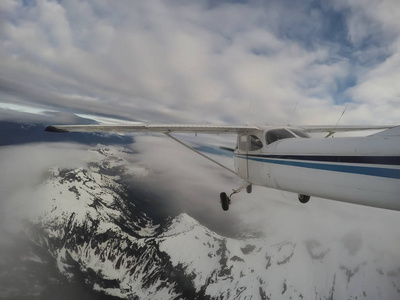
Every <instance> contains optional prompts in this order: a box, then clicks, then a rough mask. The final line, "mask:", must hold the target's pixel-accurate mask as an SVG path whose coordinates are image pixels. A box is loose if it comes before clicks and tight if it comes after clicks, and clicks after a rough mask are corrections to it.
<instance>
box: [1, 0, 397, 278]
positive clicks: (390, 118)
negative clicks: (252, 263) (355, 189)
mask: <svg viewBox="0 0 400 300" xmlns="http://www.w3.org/2000/svg"><path fill="white" fill-rule="evenodd" d="M399 82H400V2H399V1H398V0H392V1H381V0H376V1H375V0H351V1H349V0H336V1H306V0H303V1H297V0H293V1H289V0H288V1H281V0H279V1H278V0H277V1H261V0H258V1H257V0H255V1H216V0H208V1H201V0H196V1H183V0H164V1H156V0H154V1H153V0H152V1H128V0H126V1H125V0H120V1H111V0H110V1H106V0H95V1H94V0H93V1H90V0H89V1H75V0H69V1H45V0H36V1H28V0H25V1H14V0H1V2H0V120H5V119H8V120H10V119H12V120H19V118H20V119H21V120H22V119H24V120H25V119H26V118H27V116H28V115H29V114H27V113H32V115H31V118H32V120H35V122H48V123H53V122H55V121H57V123H63V122H66V123H68V122H69V123H76V122H79V121H81V119H79V118H78V117H77V116H76V115H74V114H80V116H82V114H91V115H101V116H103V117H112V118H122V119H126V120H136V121H147V122H179V123H185V122H187V123H227V124H245V123H246V122H249V123H253V124H260V123H261V124H287V123H288V122H289V121H290V119H291V115H292V111H293V108H294V107H295V106H296V103H298V104H297V111H296V113H295V115H294V118H293V121H292V123H293V124H325V125H335V124H336V122H337V121H338V119H339V117H340V115H341V113H342V112H343V110H344V109H345V107H348V108H347V110H346V113H345V115H344V116H343V118H342V119H341V124H342V125H344V124H399V123H400V84H399ZM250 103H251V105H249V104H250ZM22 112H23V113H22ZM136 141H137V143H135V144H134V145H133V147H134V149H135V150H136V151H137V153H136V155H134V156H133V158H132V159H133V160H134V161H135V163H137V164H140V165H142V166H144V167H146V168H149V169H150V170H153V175H154V174H155V175H154V176H155V177H154V178H155V179H154V180H156V181H157V188H158V189H160V192H162V193H169V194H168V195H171V197H173V198H177V199H178V200H177V201H180V205H182V207H183V210H184V211H191V214H192V215H194V216H195V217H196V218H198V219H200V220H201V216H204V219H207V218H208V219H209V220H208V222H209V224H214V225H215V224H216V223H218V222H219V224H220V225H219V226H221V227H224V229H225V231H226V228H229V226H230V223H229V220H231V221H232V220H237V219H239V220H240V222H242V223H243V224H247V225H248V226H250V227H251V228H253V229H260V230H263V231H264V232H265V233H266V234H267V235H269V236H271V238H276V239H277V240H276V242H282V241H283V240H295V241H296V240H305V239H308V238H315V237H319V238H321V239H327V240H329V242H330V243H332V244H333V245H336V244H340V243H341V239H342V238H343V237H345V236H346V235H348V234H356V235H359V236H361V239H362V241H363V245H364V248H365V249H381V250H382V252H379V251H378V253H380V254H381V253H383V254H382V255H381V256H382V258H380V259H381V260H382V261H383V263H384V264H386V265H387V266H388V270H390V268H391V267H392V266H391V265H393V268H394V266H395V267H396V268H397V266H398V262H399V261H400V260H399V254H398V251H396V249H399V245H400V238H399V236H400V235H399V228H400V227H399V218H398V212H393V211H388V210H381V209H374V208H368V207H362V206H355V205H350V204H343V203H338V202H333V201H328V200H322V199H317V198H312V199H311V201H310V203H309V204H308V205H301V204H299V203H298V201H297V195H295V194H292V193H285V192H281V191H276V190H272V189H266V188H260V187H255V189H254V191H253V193H252V194H251V195H247V194H246V193H241V194H240V195H237V198H236V199H234V205H232V207H231V210H230V211H229V213H228V215H227V214H226V213H225V212H222V210H220V207H219V203H218V197H219V196H218V194H219V192H222V191H225V192H229V191H230V190H231V189H232V188H237V187H238V186H239V185H240V181H235V179H234V178H232V177H231V176H230V175H229V174H225V173H223V172H224V171H223V170H222V169H221V170H220V169H218V167H214V166H213V165H210V163H209V162H207V161H205V160H202V158H198V159H197V157H196V156H195V155H194V154H193V153H191V152H188V151H186V150H184V149H182V148H180V145H175V144H173V143H172V142H171V141H169V140H168V139H167V138H164V137H162V138H159V137H154V136H138V137H137V138H136ZM160 148H162V149H163V151H164V152H163V153H164V155H163V154H162V153H161V154H160V152H159V151H158V150H159V149H160ZM79 149H80V148H79ZM179 149H182V150H179ZM71 151H72V148H71V147H69V146H65V145H64V146H52V147H50V146H48V145H47V146H43V145H29V147H20V146H18V147H9V148H7V149H3V150H2V152H1V153H0V163H1V164H0V165H1V166H2V168H1V170H0V178H2V180H1V182H0V187H1V186H3V188H4V189H2V191H3V190H4V191H5V192H4V193H5V194H6V196H4V195H3V198H4V199H5V198H6V197H9V198H10V199H14V198H13V197H17V196H18V195H19V194H15V193H14V192H15V190H16V188H15V183H19V182H23V183H24V184H25V183H26V180H25V179H26V178H35V176H36V174H37V173H39V171H41V170H42V168H43V167H48V165H49V164H50V163H54V164H59V165H60V164H61V165H62V163H63V162H65V157H67V158H70V157H75V156H74V155H76V157H80V156H81V155H82V154H81V152H79V155H78V154H77V151H78V150H76V149H75V150H74V152H71ZM79 151H81V149H80V150H79ZM185 151H186V152H185ZM166 153H168V154H171V155H169V159H165V157H167V156H166V155H165V154H166ZM44 155H46V157H45V162H46V163H44V162H43V156H44ZM68 155H69V156H68ZM222 160H223V161H224V162H225V161H228V159H227V158H222ZM14 162H19V165H20V166H22V167H18V168H16V167H15V164H14ZM68 162H70V159H68ZM30 164H32V166H31V165H30ZM76 165H81V162H77V163H76ZM26 166H29V168H27V167H26ZM33 166H35V167H33ZM26 170H30V171H29V172H27V171H26ZM37 170H39V171H37ZM218 170H219V171H218ZM24 172H25V173H26V174H25V173H24ZM21 174H25V175H24V176H21ZM4 179H7V180H4ZM28 181H29V180H28ZM11 183H14V184H11ZM17 186H18V189H19V190H22V191H28V192H29V191H30V190H29V187H26V189H22V188H21V186H19V185H17ZM20 192H21V191H20ZM28 192H27V193H28ZM4 193H3V194H4ZM28 194H29V193H28ZM223 214H224V215H223ZM0 217H1V215H0ZM333 247H334V246H333ZM338 247H339V248H340V246H338ZM339 248H336V249H339ZM368 251H369V250H368ZM332 252H334V251H332ZM368 253H369V252H368ZM368 253H367V254H366V255H362V257H359V259H360V260H362V259H364V258H365V257H366V259H371V256H370V254H368ZM338 256H339V255H338ZM339 261H340V259H338V264H339ZM389 267H390V268H389ZM396 270H398V269H396ZM328 271H329V270H328ZM328 271H327V272H328Z"/></svg>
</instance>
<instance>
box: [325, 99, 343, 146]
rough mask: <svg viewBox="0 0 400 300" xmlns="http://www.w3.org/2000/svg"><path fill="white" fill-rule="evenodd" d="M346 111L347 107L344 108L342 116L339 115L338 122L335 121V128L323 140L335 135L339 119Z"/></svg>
mask: <svg viewBox="0 0 400 300" xmlns="http://www.w3.org/2000/svg"><path fill="white" fill-rule="evenodd" d="M346 109H347V106H346V107H345V108H344V110H343V112H342V114H341V115H340V117H339V120H338V121H337V123H336V125H335V128H334V129H333V130H332V131H331V132H329V133H328V135H327V136H326V137H325V138H327V137H330V136H332V135H334V134H335V132H336V128H337V127H338V125H339V122H340V119H341V118H342V117H343V115H344V113H345V112H346Z"/></svg>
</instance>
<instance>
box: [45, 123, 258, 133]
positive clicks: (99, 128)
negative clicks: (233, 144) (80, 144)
mask: <svg viewBox="0 0 400 300" xmlns="http://www.w3.org/2000/svg"><path fill="white" fill-rule="evenodd" d="M257 129H259V128H258V127H256V126H230V125H189V124H144V123H134V124H128V125H127V124H123V125H119V124H115V125H113V124H107V125H102V124H99V125H52V126H48V127H47V128H46V131H50V132H115V133H122V132H158V133H172V132H177V133H214V134H220V133H233V134H235V133H245V132H249V131H252V130H257Z"/></svg>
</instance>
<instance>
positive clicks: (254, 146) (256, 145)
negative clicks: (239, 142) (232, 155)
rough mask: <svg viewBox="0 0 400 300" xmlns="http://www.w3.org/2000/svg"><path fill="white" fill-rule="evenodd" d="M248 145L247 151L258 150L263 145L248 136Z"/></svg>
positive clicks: (253, 136)
mask: <svg viewBox="0 0 400 300" xmlns="http://www.w3.org/2000/svg"><path fill="white" fill-rule="evenodd" d="M248 143H249V151H256V150H260V149H261V148H262V147H263V143H262V142H261V140H260V139H259V138H258V137H257V136H255V135H249V138H248Z"/></svg>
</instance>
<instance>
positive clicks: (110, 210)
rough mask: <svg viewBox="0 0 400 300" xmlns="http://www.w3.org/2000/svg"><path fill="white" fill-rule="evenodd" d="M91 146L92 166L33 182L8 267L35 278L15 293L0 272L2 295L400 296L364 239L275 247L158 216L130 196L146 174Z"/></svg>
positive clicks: (389, 269)
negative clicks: (369, 256) (19, 248)
mask: <svg viewBox="0 0 400 300" xmlns="http://www.w3.org/2000/svg"><path fill="white" fill-rule="evenodd" d="M91 151H92V154H93V156H95V157H96V159H93V160H92V161H90V162H88V163H87V166H86V167H83V168H77V169H61V168H58V167H53V168H52V169H50V170H49V172H48V174H47V175H46V178H45V180H44V182H43V183H41V184H40V185H38V186H37V187H35V191H34V192H35V193H36V194H37V195H40V196H41V197H36V196H37V195H36V196H35V199H38V198H40V201H39V203H37V204H36V205H35V207H34V208H32V209H31V211H30V213H29V218H27V219H25V221H26V222H27V223H26V226H25V227H24V228H25V233H26V235H27V236H28V237H29V240H30V241H28V242H26V243H28V246H26V247H24V249H25V252H24V253H19V254H18V253H17V254H15V256H14V257H12V259H10V260H8V264H9V265H7V266H6V265H5V264H4V263H3V266H6V267H7V270H13V271H12V272H14V273H15V274H19V275H18V276H21V272H19V273H18V270H17V269H18V266H21V268H22V269H24V270H28V269H29V266H28V265H30V266H31V268H30V269H29V270H30V271H29V272H30V275H29V276H25V277H24V279H25V281H26V286H24V283H23V282H22V283H21V285H20V286H19V287H20V290H18V287H16V286H13V285H11V286H8V288H7V281H6V280H5V278H6V277H7V276H8V274H5V273H4V272H3V274H1V294H0V296H4V297H12V296H26V295H30V296H36V297H38V298H41V297H44V298H46V297H47V296H48V295H49V293H50V291H54V290H55V288H54V287H60V286H64V287H65V286H68V284H73V283H74V284H75V286H79V287H80V289H79V291H82V293H83V294H85V293H86V294H87V295H88V297H87V298H89V297H90V296H92V297H95V296H93V295H96V297H100V296H101V297H108V296H110V297H111V296H113V297H118V298H124V299H275V298H285V299H289V298H293V299H310V298H313V299H339V298H343V297H345V298H348V299H378V298H386V299H389V298H390V299H395V298H396V297H400V269H399V266H398V265H397V266H387V265H385V266H381V265H379V264H378V263H377V262H379V260H376V261H364V260H362V258H363V256H362V255H361V254H360V253H361V252H362V251H370V250H369V249H365V248H363V247H362V237H360V236H355V237H354V236H351V235H347V236H344V237H343V238H342V240H340V241H334V242H332V243H331V244H328V245H325V244H324V242H323V241H319V240H317V239H308V240H304V241H302V240H296V241H291V240H283V241H281V242H280V243H278V244H270V242H269V239H268V237H262V238H260V237H258V238H246V239H234V238H227V237H224V236H221V235H219V234H217V233H215V232H213V231H211V230H209V229H208V228H206V227H205V226H203V225H202V224H200V223H198V222H197V221H196V220H195V219H193V218H192V217H190V216H189V215H187V214H185V213H181V214H178V215H168V214H164V215H162V214H160V213H159V212H158V213H155V211H156V207H155V206H152V202H151V199H140V198H135V197H132V195H133V194H134V193H133V192H132V190H130V189H131V188H132V187H129V186H128V185H126V184H124V183H125V182H126V179H127V178H130V180H132V178H139V177H141V178H146V176H149V171H148V170H146V169H144V168H139V167H136V168H132V166H130V165H129V164H128V163H127V162H126V161H125V160H124V159H123V158H122V157H121V156H120V155H119V154H120V152H118V150H116V149H106V148H99V149H94V150H91ZM332 247H333V248H334V249H332ZM338 251H343V252H345V253H346V255H345V256H344V258H343V259H342V260H341V261H339V264H337V263H333V262H335V259H337V256H336V257H335V253H336V254H337V253H338ZM27 253H29V255H27ZM24 255H25V257H24V258H23V260H22V261H23V263H21V256H24ZM377 255H378V254H377ZM375 257H376V256H375ZM17 261H19V263H17ZM10 262H11V263H10ZM18 264H19V265H18ZM32 266H33V268H32ZM32 270H36V271H32ZM14 273H13V274H11V277H13V276H17V275H15V274H14ZM14 279H15V278H14ZM29 280H30V281H29ZM366 282H367V283H368V282H370V283H374V284H365V283H366ZM32 284H33V285H32ZM90 291H94V292H93V293H99V294H90V293H91V292H90ZM64 294H65V295H71V294H68V292H65V290H64ZM46 295H47V296H46ZM53 295H54V294H53Z"/></svg>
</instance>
